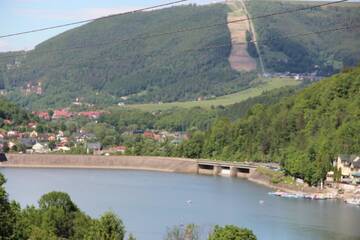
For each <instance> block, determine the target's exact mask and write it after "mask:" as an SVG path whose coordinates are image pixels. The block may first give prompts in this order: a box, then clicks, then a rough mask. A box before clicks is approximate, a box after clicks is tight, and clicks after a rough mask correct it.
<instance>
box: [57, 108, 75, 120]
mask: <svg viewBox="0 0 360 240" xmlns="http://www.w3.org/2000/svg"><path fill="white" fill-rule="evenodd" d="M72 116H73V113H71V112H69V111H68V110H67V109H57V110H55V111H54V115H53V117H52V118H53V119H61V118H71V117H72Z"/></svg>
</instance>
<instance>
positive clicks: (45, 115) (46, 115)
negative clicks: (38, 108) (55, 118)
mask: <svg viewBox="0 0 360 240" xmlns="http://www.w3.org/2000/svg"><path fill="white" fill-rule="evenodd" d="M33 114H34V115H36V116H38V117H39V118H42V119H44V120H50V115H49V113H48V112H33Z"/></svg>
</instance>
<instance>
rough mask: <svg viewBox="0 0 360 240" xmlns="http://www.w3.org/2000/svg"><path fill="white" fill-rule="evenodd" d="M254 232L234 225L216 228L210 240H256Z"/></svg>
mask: <svg viewBox="0 0 360 240" xmlns="http://www.w3.org/2000/svg"><path fill="white" fill-rule="evenodd" d="M256 239H257V238H256V236H255V235H254V234H253V232H252V231H251V230H249V229H246V228H239V227H236V226H233V225H226V226H225V227H220V226H215V228H214V231H213V232H212V233H211V234H210V236H209V240H256Z"/></svg>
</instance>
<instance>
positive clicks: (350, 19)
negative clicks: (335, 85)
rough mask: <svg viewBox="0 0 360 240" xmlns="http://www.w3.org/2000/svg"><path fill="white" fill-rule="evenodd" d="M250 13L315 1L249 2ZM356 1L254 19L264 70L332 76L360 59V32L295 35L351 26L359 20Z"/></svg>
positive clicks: (279, 10)
mask: <svg viewBox="0 0 360 240" xmlns="http://www.w3.org/2000/svg"><path fill="white" fill-rule="evenodd" d="M246 4H247V6H248V10H249V12H250V14H251V15H252V16H260V15H263V14H268V13H274V12H283V11H288V10H291V9H298V8H303V7H306V6H309V5H312V4H318V3H315V2H314V3H298V2H296V3H295V2H290V1H289V2H277V1H261V0H255V1H248V2H246ZM359 6H360V5H359V4H357V3H345V4H334V5H333V6H328V7H326V8H316V9H312V10H306V11H300V12H295V13H291V14H285V15H281V16H273V17H269V18H263V19H256V20H254V25H255V30H256V33H257V40H258V41H259V47H260V52H261V55H262V57H263V60H264V64H265V68H266V70H267V71H274V72H294V73H306V72H307V73H310V72H315V71H316V72H317V73H318V74H319V75H331V74H333V73H335V72H338V71H340V70H341V69H342V68H344V67H352V66H356V64H358V63H359V61H360V52H359V51H358V50H357V49H359V48H360V42H359V41H358V39H359V38H360V31H359V30H358V29H356V28H355V29H347V30H344V31H335V32H328V33H321V34H313V35H307V36H303V37H301V36H299V37H291V38H288V37H285V36H289V35H294V34H301V33H308V32H317V31H322V30H325V29H331V28H337V27H343V26H345V25H349V26H351V24H352V23H356V22H359V21H360V7H359Z"/></svg>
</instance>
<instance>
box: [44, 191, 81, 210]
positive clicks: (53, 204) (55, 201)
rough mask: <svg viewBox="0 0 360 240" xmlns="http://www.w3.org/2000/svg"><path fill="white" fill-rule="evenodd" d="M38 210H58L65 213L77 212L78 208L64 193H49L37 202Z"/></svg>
mask: <svg viewBox="0 0 360 240" xmlns="http://www.w3.org/2000/svg"><path fill="white" fill-rule="evenodd" d="M39 207H40V209H43V210H46V209H50V208H60V209H63V210H64V211H65V212H66V213H70V212H76V211H78V210H79V209H78V207H77V206H76V205H75V204H74V203H73V202H72V200H71V198H70V196H69V195H68V194H67V193H64V192H50V193H47V194H45V195H43V196H42V197H41V198H40V200H39Z"/></svg>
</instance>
